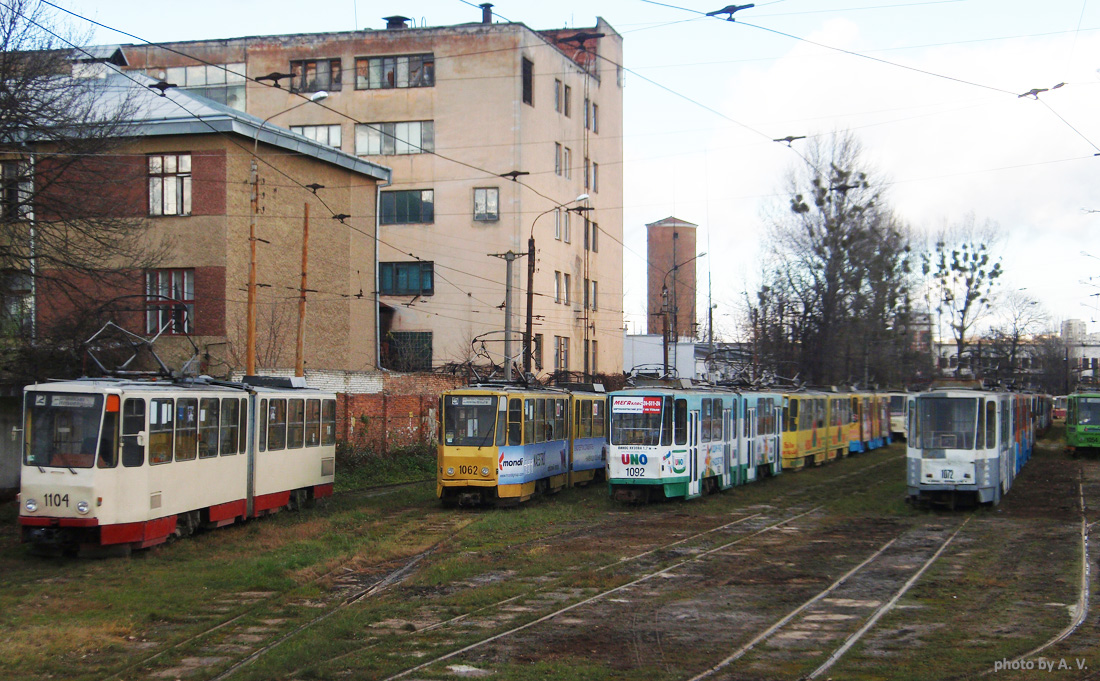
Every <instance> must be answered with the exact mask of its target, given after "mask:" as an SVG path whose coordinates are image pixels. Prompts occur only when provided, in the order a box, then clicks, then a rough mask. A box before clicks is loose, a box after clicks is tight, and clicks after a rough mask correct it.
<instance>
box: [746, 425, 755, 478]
mask: <svg viewBox="0 0 1100 681" xmlns="http://www.w3.org/2000/svg"><path fill="white" fill-rule="evenodd" d="M756 432H757V423H756V407H753V408H751V409H746V410H745V445H746V446H745V454H746V457H745V458H746V463H748V465H749V475H748V478H749V480H755V479H756Z"/></svg>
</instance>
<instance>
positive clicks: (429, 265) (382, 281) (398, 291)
mask: <svg viewBox="0 0 1100 681" xmlns="http://www.w3.org/2000/svg"><path fill="white" fill-rule="evenodd" d="M413 270H415V271H416V272H415V273H416V280H417V282H419V287H417V288H413V287H412V286H411V285H408V283H407V282H409V281H410V280H411V278H410V275H411V274H412V273H413V272H412V271H413ZM402 277H404V278H405V281H406V286H405V287H401V286H400V285H399V284H400V281H401V279H402ZM387 279H389V283H390V285H389V286H388V287H387ZM425 281H427V285H425V284H424V282H425ZM378 293H379V295H384V296H432V295H435V261H434V260H401V261H391V262H380V263H378Z"/></svg>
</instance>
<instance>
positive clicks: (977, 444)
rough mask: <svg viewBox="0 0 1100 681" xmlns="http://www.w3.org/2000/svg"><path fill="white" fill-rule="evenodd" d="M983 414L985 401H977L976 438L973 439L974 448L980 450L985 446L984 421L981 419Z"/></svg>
mask: <svg viewBox="0 0 1100 681" xmlns="http://www.w3.org/2000/svg"><path fill="white" fill-rule="evenodd" d="M984 413H985V400H984V399H979V400H978V436H977V437H976V438H974V448H975V449H981V448H982V447H984V446H985V419H983V418H982V414H984Z"/></svg>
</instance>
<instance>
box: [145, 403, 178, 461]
mask: <svg viewBox="0 0 1100 681" xmlns="http://www.w3.org/2000/svg"><path fill="white" fill-rule="evenodd" d="M173 406H174V405H173V403H172V400H170V399H169V400H153V403H152V410H151V412H150V413H149V463H151V464H156V463H168V462H169V461H171V460H172V435H173V425H174V423H175V419H174V418H173V414H174V413H175V412H174V410H173Z"/></svg>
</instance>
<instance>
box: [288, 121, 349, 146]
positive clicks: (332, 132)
mask: <svg viewBox="0 0 1100 681" xmlns="http://www.w3.org/2000/svg"><path fill="white" fill-rule="evenodd" d="M290 131H291V132H296V133H298V134H299V135H301V136H303V137H305V138H306V139H311V140H313V141H314V142H318V143H320V144H324V145H325V146H329V147H335V148H337V149H339V148H340V144H341V141H340V126H339V125H292V126H290Z"/></svg>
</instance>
